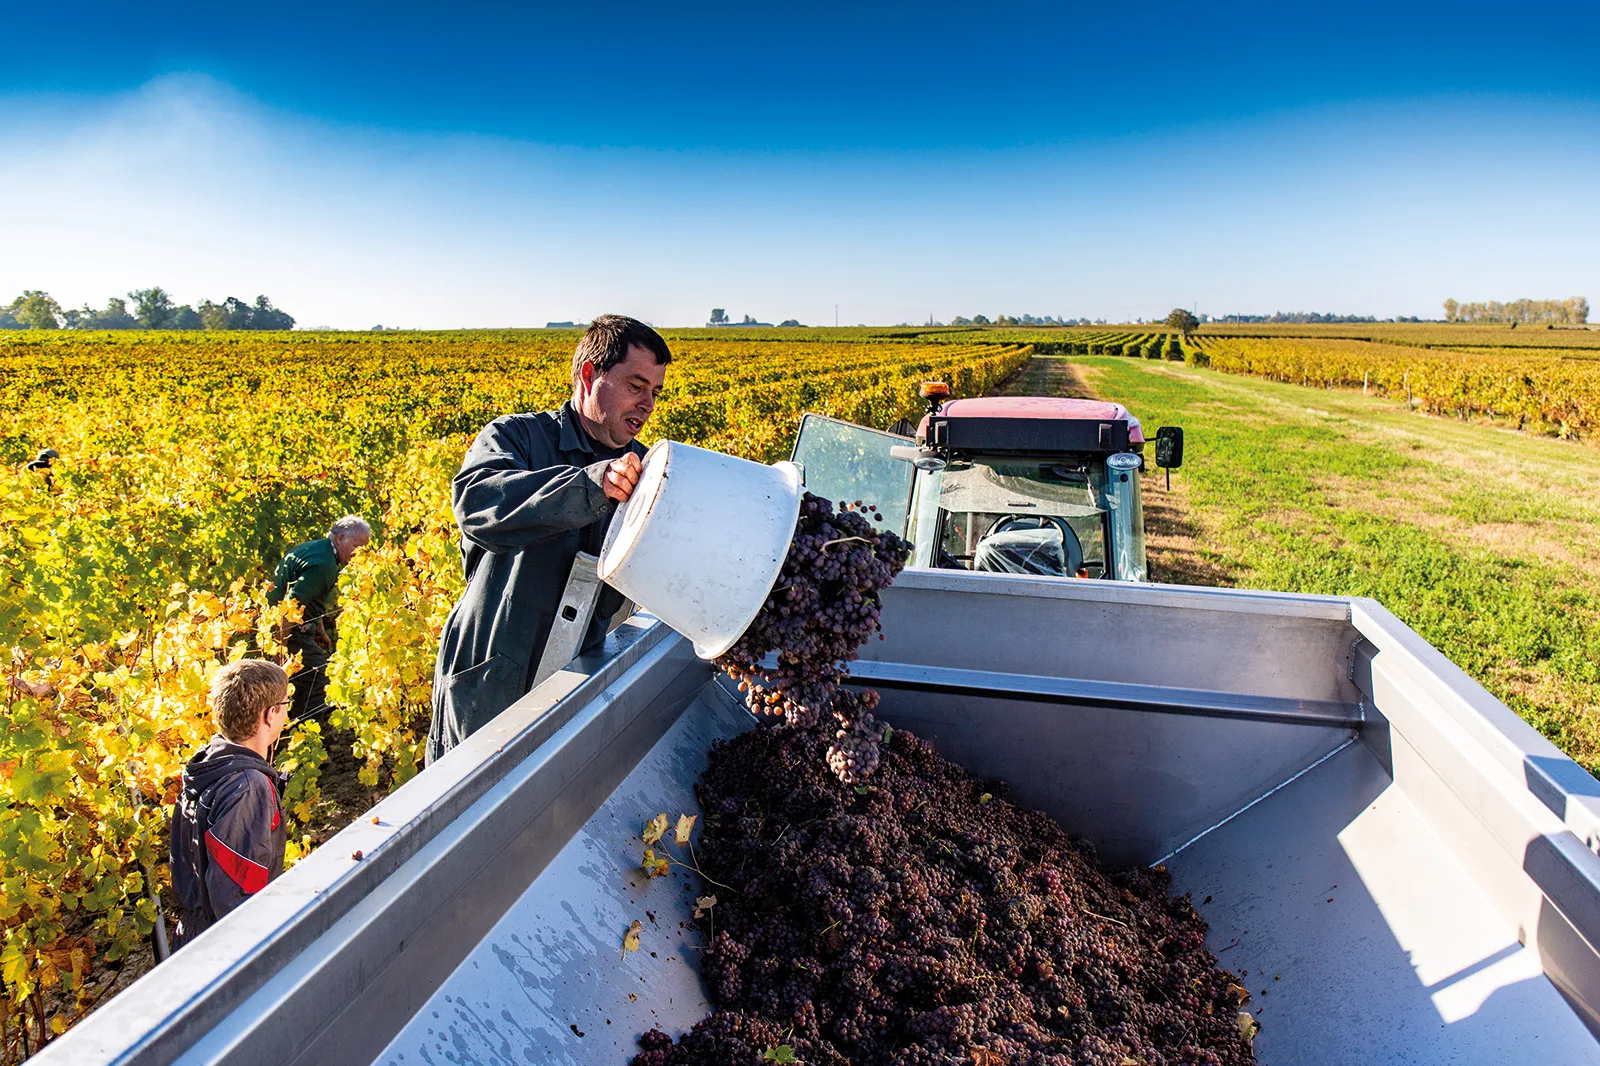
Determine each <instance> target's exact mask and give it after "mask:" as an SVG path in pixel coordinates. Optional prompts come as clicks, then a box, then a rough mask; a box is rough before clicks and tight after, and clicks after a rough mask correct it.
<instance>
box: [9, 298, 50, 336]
mask: <svg viewBox="0 0 1600 1066" xmlns="http://www.w3.org/2000/svg"><path fill="white" fill-rule="evenodd" d="M8 310H9V311H10V313H11V317H12V318H13V319H14V320H15V321H16V322H17V324H18V325H19V326H20V327H21V328H23V329H60V328H61V318H62V315H61V305H60V304H58V303H56V301H55V298H54V297H52V296H51V295H50V294H49V293H47V292H41V291H39V290H38V289H27V290H25V291H24V292H23V294H22V295H21V296H18V297H17V298H16V299H15V300H12V301H11V306H10V308H8Z"/></svg>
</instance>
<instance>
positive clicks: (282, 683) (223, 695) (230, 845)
mask: <svg viewBox="0 0 1600 1066" xmlns="http://www.w3.org/2000/svg"><path fill="white" fill-rule="evenodd" d="M211 717H212V720H213V721H214V722H215V723H216V727H217V735H216V736H214V737H212V738H211V743H210V744H208V745H206V746H205V748H203V749H201V751H199V752H198V753H197V754H196V755H195V756H194V757H193V758H191V759H190V760H189V763H188V765H187V766H185V767H184V768H183V791H182V792H180V793H179V794H178V804H177V809H176V810H174V811H173V815H172V842H171V848H172V887H173V890H174V891H175V892H176V893H177V895H178V900H179V902H180V903H182V905H183V917H182V920H181V922H180V924H179V926H178V937H177V946H179V947H182V946H183V945H184V944H185V943H187V942H188V941H190V940H193V939H194V938H195V937H196V936H197V935H199V934H200V933H202V932H204V931H205V930H206V929H208V928H210V927H211V926H212V925H214V924H216V922H217V920H218V919H220V918H221V917H222V916H223V915H225V914H227V913H228V912H229V911H231V910H233V909H234V908H235V907H237V906H239V904H241V903H243V902H244V901H245V900H247V899H249V898H250V897H251V896H253V895H255V894H256V893H257V892H260V891H261V890H262V889H263V888H265V887H267V882H268V881H271V880H272V879H273V878H275V877H277V876H278V875H279V874H281V873H283V849H284V844H285V843H286V841H287V831H286V830H285V829H284V825H283V807H282V802H281V796H282V794H283V786H284V783H285V781H286V780H287V779H286V777H285V775H283V774H280V773H279V772H278V771H276V770H274V769H273V768H272V763H271V762H269V761H268V757H269V756H270V755H271V753H272V745H273V744H274V743H276V742H277V739H278V736H279V734H281V733H282V732H283V727H284V725H285V724H287V722H288V721H289V676H288V675H287V674H286V673H284V670H283V667H281V666H279V665H277V664H276V663H269V662H265V661H263V660H260V659H242V660H240V661H239V662H234V663H229V664H228V665H227V666H224V667H223V668H222V669H221V670H218V671H217V675H216V677H215V678H214V679H213V680H212V682H211Z"/></svg>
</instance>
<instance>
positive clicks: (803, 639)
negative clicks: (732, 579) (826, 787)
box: [717, 492, 911, 783]
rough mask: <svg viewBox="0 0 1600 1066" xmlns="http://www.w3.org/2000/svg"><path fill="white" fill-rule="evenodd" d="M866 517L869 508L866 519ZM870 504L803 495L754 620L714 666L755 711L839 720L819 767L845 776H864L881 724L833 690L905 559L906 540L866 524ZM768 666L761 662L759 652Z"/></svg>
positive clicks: (854, 699) (805, 725)
mask: <svg viewBox="0 0 1600 1066" xmlns="http://www.w3.org/2000/svg"><path fill="white" fill-rule="evenodd" d="M869 516H871V517H870V518H869ZM874 521H880V522H881V521H882V516H881V515H879V514H878V511H877V508H876V507H872V506H867V505H863V504H862V502H861V501H860V500H857V501H856V502H855V504H854V505H853V506H852V505H849V504H846V503H845V502H844V501H842V500H841V501H840V503H839V507H838V509H837V510H835V508H834V506H833V504H832V503H830V502H829V501H827V500H825V499H822V498H821V497H820V496H814V495H812V494H811V493H809V492H808V493H806V494H805V497H804V499H803V500H802V501H801V504H800V517H799V520H798V521H797V523H796V526H795V533H794V538H793V539H792V540H791V541H790V543H789V554H788V556H787V557H786V558H785V559H784V563H783V569H782V571H781V572H780V573H779V575H778V579H777V581H776V582H774V583H773V589H772V592H771V593H769V594H768V596H767V600H766V602H765V603H764V604H763V605H762V607H761V611H760V613H759V614H757V615H756V618H755V621H753V622H751V623H750V626H749V628H748V629H746V630H745V632H744V635H743V636H741V637H740V638H739V640H738V642H737V643H736V644H734V646H733V647H731V648H729V649H728V650H727V652H725V653H724V654H723V655H722V656H721V657H720V658H718V659H717V665H718V666H720V667H721V668H722V669H723V670H724V671H726V672H727V674H728V675H729V676H730V677H732V678H734V679H735V680H736V681H738V682H739V690H740V691H741V692H743V693H744V694H745V702H746V703H747V704H748V705H749V707H750V709H751V710H752V711H754V712H755V713H757V714H763V715H773V716H781V717H782V718H783V720H784V721H785V722H786V723H787V724H789V725H791V726H795V727H797V728H800V729H811V728H814V727H816V726H817V725H818V724H819V723H821V722H823V721H825V720H826V719H827V717H828V716H829V715H832V716H833V717H834V718H836V719H838V721H839V725H840V728H839V730H838V736H837V740H838V745H837V747H838V751H839V756H838V758H837V760H835V759H834V758H833V756H832V755H831V754H830V756H829V757H828V765H829V766H836V769H835V772H836V773H837V774H838V776H839V778H840V779H841V780H843V781H845V782H847V783H854V782H856V781H859V780H861V779H862V778H864V777H866V776H868V775H870V774H871V773H872V770H873V768H874V767H876V765H877V762H878V755H877V743H878V739H877V737H878V734H879V733H881V727H878V726H876V725H875V724H873V723H870V722H866V721H863V722H858V721H857V711H858V710H859V709H862V708H865V709H870V707H871V706H873V705H875V703H876V694H872V696H871V702H865V701H863V700H862V699H861V698H860V697H858V696H856V695H854V694H852V693H850V692H848V691H847V690H844V689H842V688H841V684H842V682H843V680H844V676H845V664H846V663H848V662H850V661H851V660H853V659H854V658H855V657H856V656H857V654H858V653H859V652H860V650H861V645H862V644H864V643H866V642H867V641H868V640H869V639H871V638H872V637H873V636H875V635H880V634H881V631H882V625H881V622H880V615H879V612H880V611H881V610H882V607H883V601H882V599H881V598H880V597H879V593H880V592H881V591H882V589H883V588H884V587H885V586H887V585H888V584H889V583H890V582H891V581H893V580H894V578H895V575H897V574H898V573H900V571H901V570H902V569H903V568H904V567H905V565H906V559H907V558H908V557H909V556H910V554H911V545H910V544H908V543H907V542H906V541H905V540H903V539H901V538H900V537H898V536H896V535H895V534H894V533H892V532H890V531H888V530H885V529H880V528H878V527H876V526H874V525H873V522H874ZM769 656H770V657H773V661H772V664H771V665H765V662H766V660H767V659H768V657H769Z"/></svg>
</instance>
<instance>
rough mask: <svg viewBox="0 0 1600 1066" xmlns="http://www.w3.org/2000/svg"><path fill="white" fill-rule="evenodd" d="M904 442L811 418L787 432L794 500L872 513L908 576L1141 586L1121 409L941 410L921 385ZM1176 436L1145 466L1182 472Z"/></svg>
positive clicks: (1165, 432) (1165, 437) (901, 436)
mask: <svg viewBox="0 0 1600 1066" xmlns="http://www.w3.org/2000/svg"><path fill="white" fill-rule="evenodd" d="M923 397H924V399H925V400H926V401H927V403H928V413H927V414H926V415H925V416H924V417H923V418H922V421H921V423H920V425H918V426H917V427H916V429H915V431H914V434H913V432H912V430H911V427H910V425H909V423H907V422H905V421H903V420H902V422H901V423H900V424H898V425H897V426H896V427H895V428H894V430H892V431H889V432H884V431H880V430H874V429H868V428H867V427H865V426H857V425H853V424H851V423H848V422H841V421H839V420H837V419H832V418H826V417H824V416H821V415H814V414H808V415H806V416H805V417H804V419H803V420H802V421H801V424H800V434H799V437H798V438H797V440H796V442H795V449H794V460H795V462H797V463H799V464H800V465H801V467H802V468H803V469H804V471H805V480H806V488H807V489H808V490H809V491H811V492H814V493H816V494H817V495H819V496H826V497H828V498H829V499H832V500H834V501H835V502H837V501H840V500H843V501H845V502H847V503H854V501H856V500H860V501H862V502H863V503H869V504H874V505H876V506H877V508H878V511H879V513H880V514H882V516H883V519H884V522H885V524H886V525H887V526H888V527H889V528H891V529H893V530H895V531H896V532H898V533H900V534H902V535H903V536H904V537H905V538H906V539H907V540H909V541H911V543H912V545H913V551H912V556H911V563H910V565H912V566H916V567H927V568H936V569H960V570H978V571H988V572H995V573H1012V574H1029V575H1034V576H1046V577H1078V578H1101V579H1109V580H1116V581H1144V580H1146V573H1147V571H1146V566H1145V541H1144V512H1143V507H1142V505H1141V502H1140V480H1139V472H1140V471H1141V470H1143V469H1144V465H1145V461H1144V450H1145V439H1144V431H1143V428H1142V427H1141V426H1140V424H1139V420H1138V419H1137V418H1135V417H1134V416H1133V415H1132V414H1130V413H1129V411H1128V409H1127V408H1126V407H1123V406H1122V405H1121V404H1117V403H1105V402H1102V401H1099V400H1080V399H1066V398H1055V397H1039V396H1027V397H975V398H972V399H960V400H952V399H950V398H949V389H948V388H947V387H945V386H944V385H942V384H941V383H938V382H930V383H928V384H926V385H924V386H923ZM1182 432H1183V431H1182V430H1179V429H1176V428H1175V427H1173V428H1166V429H1162V430H1161V431H1160V433H1159V434H1158V447H1157V460H1158V463H1159V465H1161V466H1163V467H1168V468H1173V467H1177V466H1179V465H1180V464H1181V463H1182V439H1183V438H1182Z"/></svg>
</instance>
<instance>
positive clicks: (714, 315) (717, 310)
mask: <svg viewBox="0 0 1600 1066" xmlns="http://www.w3.org/2000/svg"><path fill="white" fill-rule="evenodd" d="M711 324H712V325H713V326H725V325H727V324H728V312H727V311H726V310H724V309H723V308H721V307H713V308H712V309H711Z"/></svg>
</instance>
